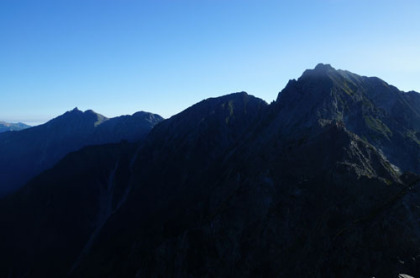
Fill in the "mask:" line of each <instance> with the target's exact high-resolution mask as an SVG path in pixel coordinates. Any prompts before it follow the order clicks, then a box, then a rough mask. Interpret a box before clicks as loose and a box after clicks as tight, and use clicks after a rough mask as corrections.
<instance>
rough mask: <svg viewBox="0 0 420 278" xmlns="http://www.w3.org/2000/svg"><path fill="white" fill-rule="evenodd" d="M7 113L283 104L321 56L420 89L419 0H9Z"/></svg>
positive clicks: (2, 9) (2, 25)
mask: <svg viewBox="0 0 420 278" xmlns="http://www.w3.org/2000/svg"><path fill="white" fill-rule="evenodd" d="M0 37H1V38H2V39H1V44H0V97H1V98H0V99H1V101H0V120H5V121H11V122H16V121H24V122H28V123H30V122H43V121H46V120H49V119H51V118H53V117H55V116H58V115H60V114H62V113H64V112H65V111H67V110H71V109H72V108H74V107H76V106H77V107H78V108H79V109H81V110H86V109H93V110H95V111H96V112H99V113H101V114H104V115H105V116H109V117H112V116H117V115H122V114H132V113H134V112H136V111H139V110H144V111H150V112H154V113H158V114H160V115H162V116H164V117H169V116H171V115H173V114H176V113H178V112H180V111H181V110H183V109H185V108H187V107H188V106H190V105H192V104H194V103H196V102H198V101H200V100H202V99H205V98H208V97H213V96H220V95H224V94H228V93H232V92H236V91H247V92H248V93H250V94H253V95H255V96H258V97H260V98H263V99H264V100H266V101H267V102H271V101H272V100H274V99H275V98H276V96H277V93H278V92H279V91H281V90H282V89H283V88H284V86H285V85H286V83H287V81H288V80H289V79H294V78H298V77H299V76H300V75H301V74H302V72H303V71H304V70H305V69H307V68H313V67H315V65H316V64H317V63H319V62H323V63H330V64H331V65H332V66H334V67H335V68H339V69H346V70H350V71H352V72H355V73H358V74H362V75H367V76H378V77H380V78H382V79H384V80H385V81H387V82H388V83H391V84H393V85H395V86H397V87H399V88H400V89H402V90H405V91H408V90H416V91H420V78H419V77H420V1H416V0H392V1H391V0H382V1H376V0H363V1H361V0H312V1H309V0H295V1H270V0H267V1H265V0H258V1H251V0H241V1H239V0H190V1H186V0H153V1H152V0H150V1H134V0H54V1H44V0H37V1H33V0H31V1H20V0H1V1H0Z"/></svg>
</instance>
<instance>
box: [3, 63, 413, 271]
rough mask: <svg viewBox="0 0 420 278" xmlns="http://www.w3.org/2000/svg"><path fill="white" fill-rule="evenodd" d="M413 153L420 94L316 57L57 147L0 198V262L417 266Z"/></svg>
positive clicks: (75, 266)
mask: <svg viewBox="0 0 420 278" xmlns="http://www.w3.org/2000/svg"><path fill="white" fill-rule="evenodd" d="M69 113H70V114H71V113H74V112H69ZM76 113H81V112H77V111H76ZM82 114H83V115H85V114H90V112H85V113H82ZM65 115H66V114H65ZM65 115H64V116H65ZM64 116H63V117H64ZM93 118H94V120H92V122H93V123H101V122H102V120H101V119H100V117H99V116H96V117H93ZM76 122H77V121H76ZM76 122H75V123H74V124H73V126H77V125H78V124H76ZM103 124H104V123H102V124H100V125H99V126H101V125H103ZM93 125H94V126H95V124H93ZM29 130H30V129H29ZM52 137H55V136H52ZM89 138H90V137H89ZM15 140H17V139H15ZM419 165H420V95H419V94H418V93H416V92H407V93H406V92H401V91H399V90H398V89H397V88H395V87H393V86H391V85H389V84H387V83H386V82H384V81H382V80H380V79H378V78H375V77H364V76H360V75H357V74H353V73H350V72H348V71H342V70H336V69H334V68H333V67H331V66H330V65H324V64H319V65H318V66H316V68H315V69H313V70H307V71H305V72H304V73H303V75H302V76H301V77H300V78H299V79H297V80H291V81H290V82H289V83H288V84H287V86H286V87H285V88H284V89H283V90H282V91H281V92H280V93H279V95H278V97H277V100H276V101H275V102H273V103H271V104H267V103H265V102H264V101H263V100H261V99H258V98H256V97H253V96H251V95H248V94H247V93H245V92H241V93H235V94H230V95H226V96H222V97H217V98H210V99H206V100H203V101H202V102H200V103H197V104H196V105H194V106H192V107H190V108H188V109H186V110H185V111H183V112H181V113H179V114H177V115H175V116H173V117H171V118H170V119H167V120H163V121H161V122H159V124H156V125H155V126H154V127H153V128H152V129H151V131H150V132H149V133H148V134H147V135H146V136H144V137H142V138H140V139H137V140H133V141H131V142H130V141H125V142H120V143H115V144H108V145H96V146H90V147H85V148H83V149H81V150H79V151H76V152H72V153H70V154H68V155H66V156H65V157H64V159H62V160H60V161H59V162H58V163H57V164H56V165H55V166H54V167H52V168H51V169H50V170H47V171H44V172H43V173H42V174H40V175H38V176H37V177H35V178H34V179H32V180H31V181H30V182H29V183H27V184H26V185H25V186H24V187H22V188H21V189H20V190H19V191H18V192H16V193H15V194H10V195H8V196H7V197H5V198H3V199H2V200H0V223H2V225H3V227H4V228H3V229H1V230H0V250H1V251H0V252H1V255H2V256H1V258H0V259H1V260H0V276H4V277H399V275H400V274H407V275H411V276H414V277H417V276H418V275H419V274H420V257H419V256H420V224H419V221H418V219H420V206H419V204H420V193H419V183H420V166H419Z"/></svg>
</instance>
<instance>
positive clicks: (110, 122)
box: [0, 108, 162, 196]
mask: <svg viewBox="0 0 420 278" xmlns="http://www.w3.org/2000/svg"><path fill="white" fill-rule="evenodd" d="M161 120H162V118H161V117H160V116H159V115H155V114H151V113H146V112H138V113H135V114H134V115H132V116H122V117H117V118H111V119H108V118H106V117H104V116H102V115H100V114H97V113H95V112H94V111H92V110H88V111H85V112H82V111H80V110H78V109H77V108H75V109H73V110H72V111H68V112H66V113H64V114H63V115H61V116H59V117H57V118H55V119H52V120H51V121H49V122H47V123H45V124H43V125H40V126H36V127H32V128H28V129H25V130H22V131H19V132H6V133H1V134H0V153H1V154H2V155H1V156H0V185H1V186H0V196H4V195H5V194H7V193H9V192H12V191H14V190H16V189H18V188H19V187H20V186H22V185H23V184H24V183H25V182H27V181H28V180H29V179H30V178H32V177H34V176H36V175H37V174H39V173H41V172H42V171H44V170H46V169H48V168H50V167H52V166H53V165H54V164H55V163H57V162H58V161H59V160H60V159H61V158H63V157H64V156H65V155H66V154H68V153H70V152H72V151H76V150H79V149H80V148H82V147H84V146H88V145H97V144H105V143H116V142H120V141H121V140H128V141H130V142H132V141H136V140H140V139H141V138H143V137H145V136H146V134H147V133H148V132H149V131H150V130H151V129H152V127H153V126H154V125H155V124H156V123H158V122H160V121H161Z"/></svg>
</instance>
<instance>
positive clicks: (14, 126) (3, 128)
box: [0, 121, 31, 133]
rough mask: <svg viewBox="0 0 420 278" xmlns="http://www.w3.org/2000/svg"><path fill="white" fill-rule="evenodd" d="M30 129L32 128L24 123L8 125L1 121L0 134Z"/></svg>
mask: <svg viewBox="0 0 420 278" xmlns="http://www.w3.org/2000/svg"><path fill="white" fill-rule="evenodd" d="M29 127H31V126H29V125H26V124H24V123H6V122H2V121H0V133H2V132H6V131H16V130H22V129H25V128H29Z"/></svg>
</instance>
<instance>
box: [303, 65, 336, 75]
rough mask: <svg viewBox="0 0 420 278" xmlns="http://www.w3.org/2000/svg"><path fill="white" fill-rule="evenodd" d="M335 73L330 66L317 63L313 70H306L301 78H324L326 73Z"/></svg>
mask: <svg viewBox="0 0 420 278" xmlns="http://www.w3.org/2000/svg"><path fill="white" fill-rule="evenodd" d="M334 71H336V69H335V68H333V67H332V66H331V65H330V64H322V63H319V64H318V65H316V66H315V68H314V69H308V70H306V71H305V72H304V73H303V75H302V76H303V77H307V76H315V77H318V76H325V75H327V74H328V73H331V72H334Z"/></svg>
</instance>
